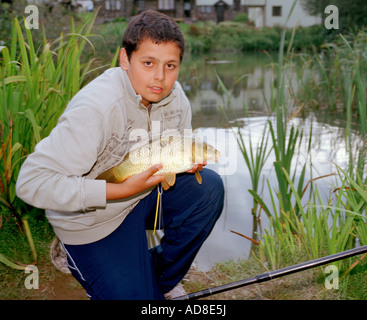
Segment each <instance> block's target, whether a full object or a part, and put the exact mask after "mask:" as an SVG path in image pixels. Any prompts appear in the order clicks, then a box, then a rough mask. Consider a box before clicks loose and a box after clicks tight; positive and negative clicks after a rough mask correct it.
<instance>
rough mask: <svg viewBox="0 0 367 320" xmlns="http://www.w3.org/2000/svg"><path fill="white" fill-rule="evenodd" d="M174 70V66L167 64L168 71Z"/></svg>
mask: <svg viewBox="0 0 367 320" xmlns="http://www.w3.org/2000/svg"><path fill="white" fill-rule="evenodd" d="M174 68H176V66H175V65H174V64H172V63H169V64H167V69H171V70H173V69H174Z"/></svg>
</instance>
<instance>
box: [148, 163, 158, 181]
mask: <svg viewBox="0 0 367 320" xmlns="http://www.w3.org/2000/svg"><path fill="white" fill-rule="evenodd" d="M160 169H162V165H161V164H156V165H154V166H152V167H150V168H149V169H148V170H146V171H145V174H146V176H147V178H149V177H151V176H152V175H153V174H155V173H156V172H158V171H159V170H160Z"/></svg>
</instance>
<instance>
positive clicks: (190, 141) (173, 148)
mask: <svg viewBox="0 0 367 320" xmlns="http://www.w3.org/2000/svg"><path fill="white" fill-rule="evenodd" d="M219 158H220V152H219V151H218V150H216V149H215V148H214V147H213V146H211V145H210V144H208V143H205V142H202V141H200V140H198V139H197V138H193V137H181V136H166V137H160V138H158V139H155V140H152V141H151V142H150V143H148V144H145V145H143V146H141V147H139V148H136V149H134V150H132V151H130V152H129V153H128V154H127V155H126V156H125V157H124V159H123V160H122V162H121V163H119V164H118V165H116V166H114V167H112V168H110V169H108V170H107V171H105V172H104V173H102V174H100V175H99V176H98V177H97V178H96V179H99V180H106V181H107V182H112V183H122V182H123V181H124V180H126V179H128V178H129V177H131V176H132V175H135V174H139V173H142V172H144V171H146V170H148V169H149V168H150V167H152V166H153V165H155V164H162V169H160V170H159V171H157V172H156V173H155V174H163V176H164V181H162V183H161V184H162V188H163V189H164V190H167V189H169V188H170V187H171V186H173V185H174V184H175V182H176V174H178V173H182V172H186V171H189V170H191V169H192V168H193V167H194V166H195V165H196V164H201V163H203V162H204V161H214V162H218V161H219ZM195 176H196V179H197V181H198V182H199V183H200V184H201V183H202V179H201V176H200V173H199V172H198V171H197V172H195Z"/></svg>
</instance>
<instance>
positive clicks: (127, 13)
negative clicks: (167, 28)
mask: <svg viewBox="0 0 367 320" xmlns="http://www.w3.org/2000/svg"><path fill="white" fill-rule="evenodd" d="M93 4H94V8H95V9H96V8H99V14H98V16H99V17H100V18H101V19H103V20H113V19H115V18H121V17H125V18H129V17H131V16H133V15H136V14H137V13H139V12H141V11H144V10H148V9H153V10H157V11H160V12H163V13H165V14H167V15H169V16H171V17H172V18H174V19H175V20H177V21H198V20H199V21H208V20H212V21H216V22H221V21H226V20H233V19H234V17H235V16H236V15H237V14H239V13H243V12H244V13H247V14H248V16H249V19H250V20H251V21H252V22H253V23H254V25H255V26H256V27H258V28H262V27H273V26H277V25H280V26H284V25H285V23H286V19H287V17H288V14H289V12H290V10H291V8H292V5H293V0H93ZM296 23H297V25H300V26H305V27H306V26H310V25H313V24H320V23H321V17H315V16H310V15H309V14H308V13H307V12H306V11H305V10H304V9H303V8H302V6H301V4H300V1H298V2H297V4H296V6H295V8H294V11H293V14H292V16H291V18H290V20H289V22H288V27H293V26H294V25H295V24H296Z"/></svg>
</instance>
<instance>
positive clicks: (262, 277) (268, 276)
mask: <svg viewBox="0 0 367 320" xmlns="http://www.w3.org/2000/svg"><path fill="white" fill-rule="evenodd" d="M365 252H367V245H365V246H361V247H357V248H354V249H350V250H346V251H343V252H339V253H335V254H332V255H330V256H326V257H322V258H318V259H315V260H311V261H307V262H303V263H299V264H296V265H293V266H289V267H286V268H283V269H278V270H274V271H269V272H265V273H262V274H259V275H256V276H254V277H251V278H247V279H244V280H240V281H236V282H232V283H228V284H225V285H222V286H219V287H214V288H209V289H205V290H202V291H198V292H194V293H190V294H188V295H183V296H180V297H176V298H174V299H172V300H194V299H199V298H205V297H207V296H211V295H213V294H217V293H221V292H224V291H229V290H233V289H237V288H241V287H244V286H248V285H251V284H254V283H260V282H264V281H268V280H272V279H275V278H279V277H282V276H285V275H288V274H291V273H295V272H300V271H303V270H307V269H311V268H315V267H318V266H321V265H324V264H327V263H331V262H334V261H337V260H341V259H346V258H349V257H352V256H355V255H357V254H361V253H365Z"/></svg>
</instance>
